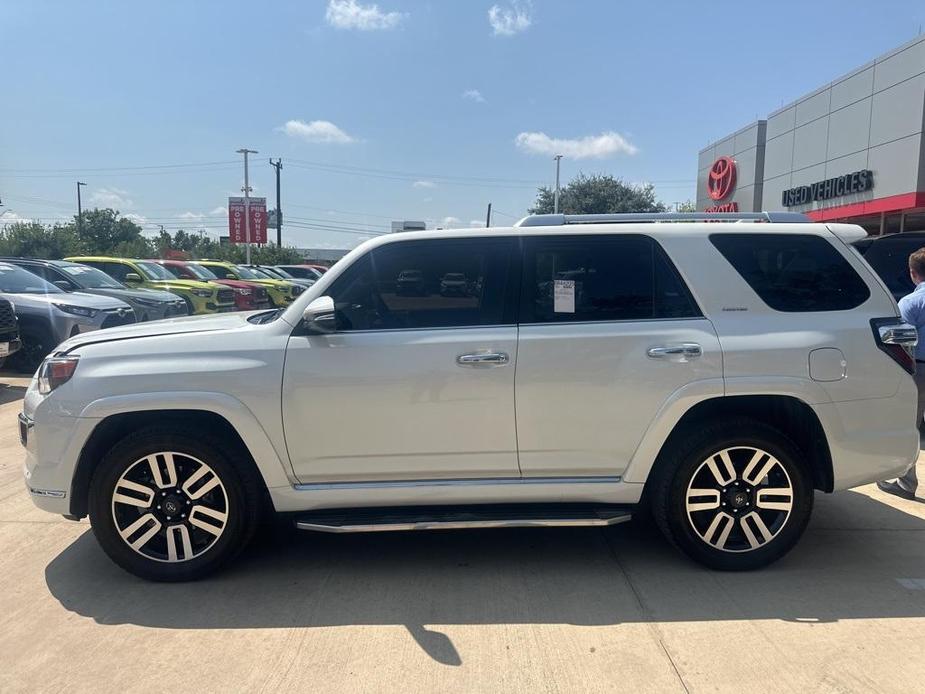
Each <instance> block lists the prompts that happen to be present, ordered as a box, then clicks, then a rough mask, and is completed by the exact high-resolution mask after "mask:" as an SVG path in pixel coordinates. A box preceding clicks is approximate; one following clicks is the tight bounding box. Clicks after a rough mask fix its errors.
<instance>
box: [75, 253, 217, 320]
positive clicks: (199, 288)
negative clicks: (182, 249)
mask: <svg viewBox="0 0 925 694" xmlns="http://www.w3.org/2000/svg"><path fill="white" fill-rule="evenodd" d="M65 260H69V261H71V262H73V263H82V264H84V265H89V266H90V267H95V268H98V269H100V270H102V271H103V272H105V273H106V274H107V275H109V276H110V277H112V278H113V279H116V280H118V281H119V282H122V283H123V284H125V285H127V286H129V287H133V288H134V287H144V288H146V289H161V290H165V291H168V292H173V293H174V294H177V295H178V296H180V297H182V298H183V300H184V301H186V306H187V308H188V309H189V313H190V315H192V314H194V313H199V314H201V313H220V312H225V311H234V310H235V303H234V289H232V288H231V287H226V286H224V285H221V284H216V283H215V282H200V281H197V280H181V279H177V278H176V277H174V276H173V275H171V274H170V273H169V272H167V270H165V269H164V268H162V267H161V266H160V265H158V264H157V263H154V262H151V261H150V260H136V259H133V258H107V257H105V256H77V257H74V258H65Z"/></svg>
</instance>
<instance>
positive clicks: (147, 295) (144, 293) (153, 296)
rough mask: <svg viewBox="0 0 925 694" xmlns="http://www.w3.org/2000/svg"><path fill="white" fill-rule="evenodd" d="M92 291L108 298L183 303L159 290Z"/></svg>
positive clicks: (119, 289) (117, 288)
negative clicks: (106, 295)
mask: <svg viewBox="0 0 925 694" xmlns="http://www.w3.org/2000/svg"><path fill="white" fill-rule="evenodd" d="M93 291H95V292H99V293H100V294H109V295H110V296H115V297H125V298H127V299H147V300H148V301H163V302H165V303H168V302H169V303H173V302H175V301H183V299H182V298H181V297H179V296H177V295H176V294H173V293H171V292H164V291H161V290H159V289H143V288H139V289H132V288H131V287H129V288H127V289H122V288H119V287H101V288H99V289H94V290H93Z"/></svg>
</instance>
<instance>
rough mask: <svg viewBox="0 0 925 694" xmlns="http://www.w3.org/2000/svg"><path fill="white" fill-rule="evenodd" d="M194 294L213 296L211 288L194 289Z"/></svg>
mask: <svg viewBox="0 0 925 694" xmlns="http://www.w3.org/2000/svg"><path fill="white" fill-rule="evenodd" d="M193 294H194V295H195V296H202V297H205V298H208V297H210V296H212V290H211V289H194V290H193Z"/></svg>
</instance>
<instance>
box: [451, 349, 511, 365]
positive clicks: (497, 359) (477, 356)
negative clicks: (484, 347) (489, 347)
mask: <svg viewBox="0 0 925 694" xmlns="http://www.w3.org/2000/svg"><path fill="white" fill-rule="evenodd" d="M510 360H511V358H510V357H509V356H508V355H507V354H506V353H505V352H475V353H473V354H460V355H459V356H458V357H456V363H457V364H459V365H460V366H504V365H505V364H507V363H508V362H509V361H510Z"/></svg>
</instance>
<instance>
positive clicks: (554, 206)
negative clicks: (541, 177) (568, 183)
mask: <svg viewBox="0 0 925 694" xmlns="http://www.w3.org/2000/svg"><path fill="white" fill-rule="evenodd" d="M553 159H555V160H556V196H555V198H553V203H552V213H553V214H559V162H561V161H562V155H561V154H557V155H556V156H555V157H553Z"/></svg>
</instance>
